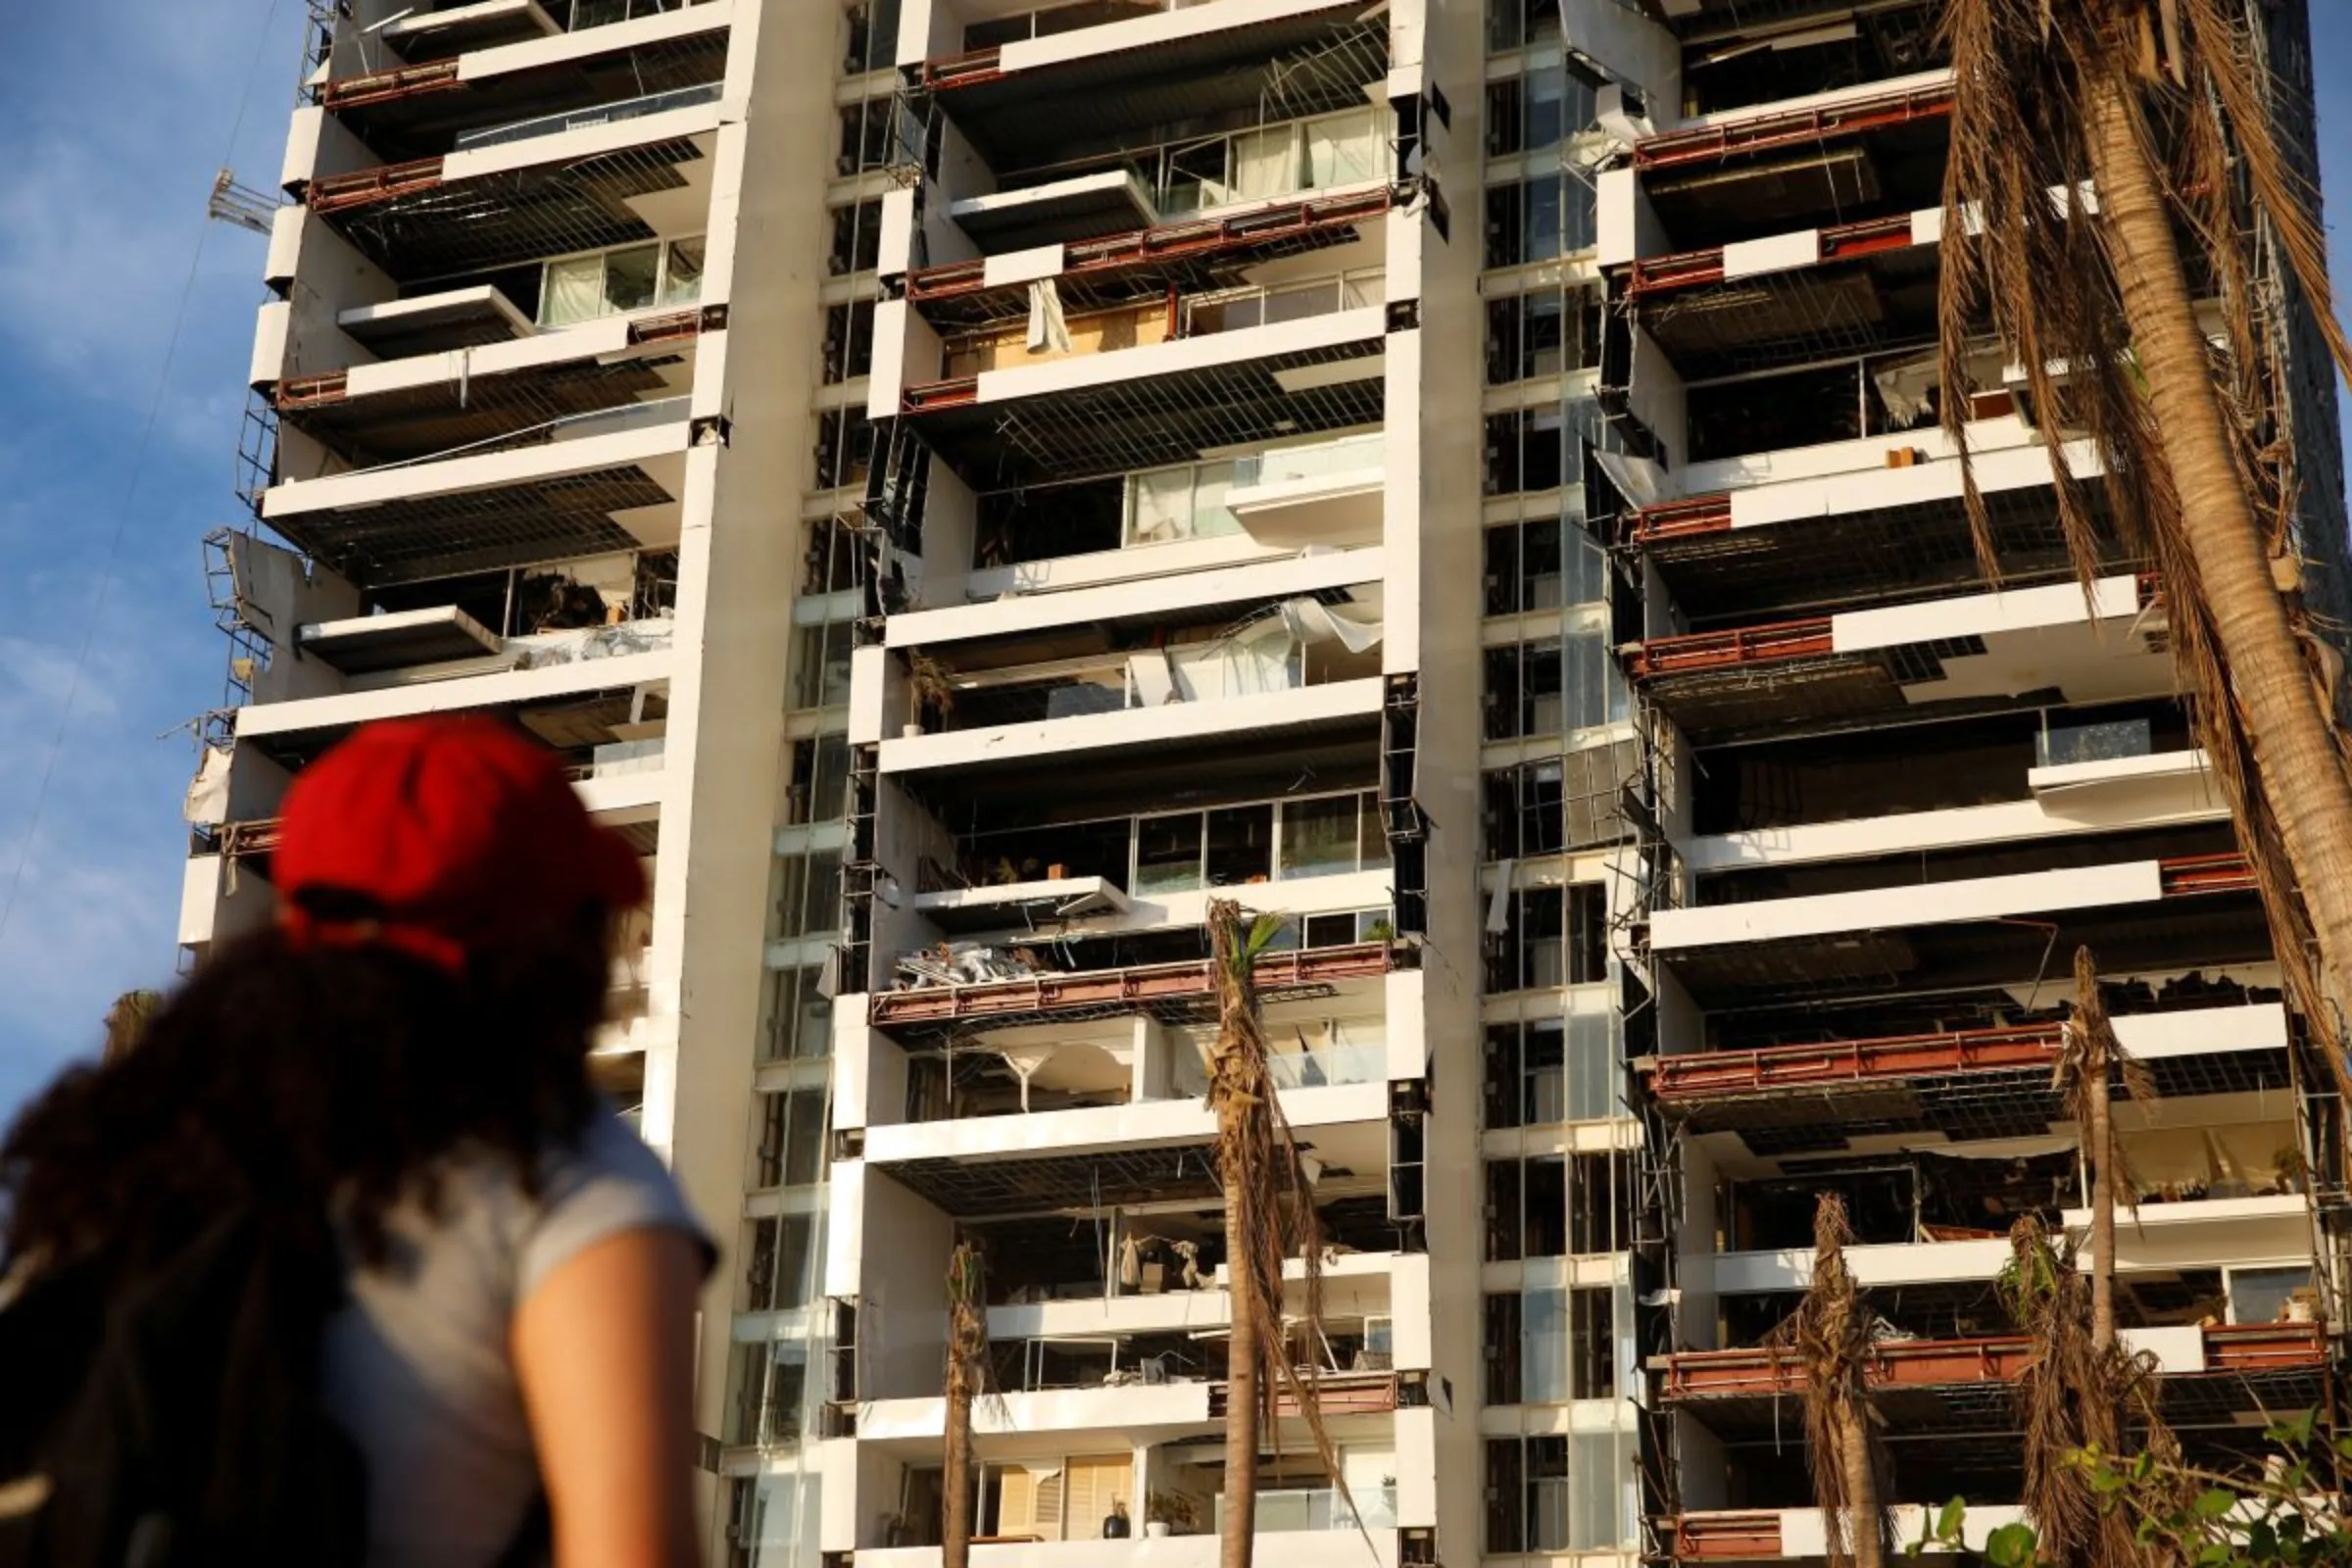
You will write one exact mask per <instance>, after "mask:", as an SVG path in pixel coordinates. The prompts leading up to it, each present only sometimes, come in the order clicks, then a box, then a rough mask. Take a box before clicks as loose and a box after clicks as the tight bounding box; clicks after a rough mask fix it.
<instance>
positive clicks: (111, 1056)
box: [103, 991, 164, 1061]
mask: <svg viewBox="0 0 2352 1568" xmlns="http://www.w3.org/2000/svg"><path fill="white" fill-rule="evenodd" d="M163 1006H164V994H163V993H162V992H160V991H125V992H123V994H122V995H121V996H119V997H117V998H116V999H115V1005H113V1006H111V1007H109V1008H107V1009H106V1046H105V1049H104V1053H103V1059H104V1060H107V1061H120V1060H122V1059H123V1057H124V1056H127V1055H129V1054H131V1052H132V1051H133V1050H134V1049H136V1048H137V1046H138V1043H139V1040H140V1037H141V1036H143V1035H145V1034H146V1033H147V1025H148V1022H149V1021H150V1020H151V1019H153V1018H154V1017H155V1015H156V1014H157V1013H158V1012H160V1011H162V1010H163Z"/></svg>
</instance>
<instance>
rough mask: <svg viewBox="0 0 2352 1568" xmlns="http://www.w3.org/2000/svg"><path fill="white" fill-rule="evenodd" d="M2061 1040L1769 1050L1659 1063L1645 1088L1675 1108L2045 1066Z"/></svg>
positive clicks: (2015, 1034) (2012, 1034) (1994, 1035)
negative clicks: (1887, 1081) (1777, 1093)
mask: <svg viewBox="0 0 2352 1568" xmlns="http://www.w3.org/2000/svg"><path fill="white" fill-rule="evenodd" d="M2064 1033H2065V1030H2064V1026H2062V1025H2060V1024H2055V1023H2047V1024H2020V1025H2017V1026H2016V1027H2014V1028H2008V1029H1955V1030H1947V1031H1944V1032H1942V1033H1940V1034H1928V1035H1895V1036H1890V1037H1887V1038H1886V1039H1882V1040H1840V1041H1836V1042H1832V1043H1830V1044H1826V1045H1818V1046H1774V1047H1771V1048H1769V1049H1767V1050H1763V1051H1701V1052H1692V1053H1691V1054H1688V1055H1680V1056H1660V1057H1658V1058H1657V1059H1656V1060H1655V1061H1654V1062H1653V1063H1652V1065H1651V1066H1650V1067H1649V1068H1648V1077H1649V1087H1650V1093H1652V1094H1654V1095H1656V1096H1657V1097H1658V1099H1659V1100H1661V1101H1663V1102H1665V1103H1668V1104H1674V1103H1679V1102H1690V1101H1698V1100H1707V1099H1712V1098H1716V1097H1729V1096H1735V1095H1753V1094H1760V1093H1763V1092H1765V1091H1768V1090H1775V1089H1812V1088H1819V1087H1821V1086H1822V1085H1825V1084H1851V1083H1862V1082H1866V1081H1868V1080H1872V1079H1897V1078H1930V1077H1941V1076H1944V1075H1946V1074H1950V1073H1959V1072H1990V1071H1995V1070H1998V1069H2001V1068H2006V1067H2045V1066H2048V1065H2049V1064H2050V1062H2051V1061H2052V1060H2053V1059H2055V1058H2056V1056H2057V1054H2058V1047H2059V1044H2060V1041H2061V1039H2062V1037H2063V1035H2064Z"/></svg>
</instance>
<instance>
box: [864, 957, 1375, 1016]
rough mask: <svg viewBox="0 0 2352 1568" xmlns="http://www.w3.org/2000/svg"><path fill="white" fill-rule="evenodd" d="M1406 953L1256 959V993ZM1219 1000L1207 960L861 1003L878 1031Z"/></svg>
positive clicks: (1343, 973)
mask: <svg viewBox="0 0 2352 1568" xmlns="http://www.w3.org/2000/svg"><path fill="white" fill-rule="evenodd" d="M1409 951H1410V950H1408V949H1402V948H1396V947H1392V946H1391V945H1390V944H1388V943H1386V942H1360V943H1356V944H1355V945H1353V946H1351V947H1345V948H1315V949H1310V950H1308V951H1306V952H1303V953H1278V954H1275V955H1273V956H1269V957H1263V958H1260V959H1258V960H1257V987H1258V989H1259V990H1260V991H1269V990H1284V989H1289V988H1292V987H1299V986H1318V985H1330V984H1333V983H1335V982H1338V981H1342V980H1363V979H1370V978H1374V977H1377V976H1380V975H1385V974H1387V973H1388V972H1389V971H1390V970H1391V969H1392V968H1395V967H1397V963H1398V959H1399V956H1401V955H1403V954H1405V953H1407V952H1409ZM1215 995H1216V980H1215V977H1214V975H1213V974H1212V973H1211V971H1210V968H1209V963H1208V960H1207V959H1205V958H1203V959H1199V960H1195V961H1192V962H1186V963H1152V964H1139V965H1137V966H1134V967H1132V968H1126V969H1096V970H1081V971H1079V972H1076V973H1072V974H1041V975H1032V976H1029V977H1028V978H1026V979H1021V980H994V981H990V982H988V983H987V984H984V985H972V986H931V987H926V988H924V989H922V990H920V991H884V992H877V993H876V994H875V995H874V996H873V997H871V998H870V999H868V1001H867V1003H866V1009H865V1017H866V1022H867V1023H869V1024H872V1025H873V1026H874V1027H875V1028H877V1029H882V1028H888V1027H890V1026H892V1025H894V1024H918V1023H957V1022H963V1021H966V1020H971V1021H983V1020H986V1019H989V1018H995V1017H1005V1016H1009V1015H1018V1014H1025V1013H1033V1012H1054V1011H1060V1010H1069V1009H1073V1008H1080V1007H1100V1006H1112V1005H1118V1006H1132V1005H1141V1004H1144V1003H1152V1002H1193V1001H1201V1000H1205V999H1207V998H1209V997H1213V996H1215Z"/></svg>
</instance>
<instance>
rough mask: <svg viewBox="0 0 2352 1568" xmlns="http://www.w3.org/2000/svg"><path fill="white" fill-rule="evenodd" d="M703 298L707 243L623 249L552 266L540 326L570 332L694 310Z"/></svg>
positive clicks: (546, 274)
mask: <svg viewBox="0 0 2352 1568" xmlns="http://www.w3.org/2000/svg"><path fill="white" fill-rule="evenodd" d="M702 292H703V239H702V236H701V235H699V234H698V235H696V236H694V237H693V238H690V239H674V240H670V241H669V242H667V243H666V244H664V243H663V242H662V241H660V240H655V241H652V242H650V243H648V244H643V245H621V246H616V247H614V248H613V249H611V250H602V251H594V252H591V253H589V254H588V255H585V256H564V257H559V258H558V259H556V260H554V261H551V262H549V263H548V264H547V265H546V268H545V270H544V271H543V273H542V275H541V279H540V285H539V324H540V325H541V326H570V325H572V324H573V323H574V322H578V321H593V320H596V319H599V318H601V317H606V316H617V315H620V314H622V313H624V312H628V311H641V310H645V309H648V308H649V307H652V306H680V305H692V304H693V303H694V302H695V301H696V300H697V299H699V298H701V297H702Z"/></svg>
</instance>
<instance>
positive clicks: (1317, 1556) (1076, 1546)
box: [858, 1423, 1397, 1568]
mask: <svg viewBox="0 0 2352 1568" xmlns="http://www.w3.org/2000/svg"><path fill="white" fill-rule="evenodd" d="M859 1432H860V1435H861V1436H862V1434H863V1425H862V1423H860V1427H859ZM1371 1536H1372V1544H1371V1547H1370V1549H1369V1550H1367V1549H1366V1548H1365V1545H1364V1538H1363V1537H1362V1536H1361V1535H1359V1534H1357V1533H1356V1531H1355V1530H1354V1528H1353V1527H1352V1526H1350V1527H1348V1528H1346V1529H1333V1530H1319V1531H1317V1530H1294V1531H1283V1532H1280V1533H1278V1534H1268V1533H1266V1532H1263V1531H1261V1532H1260V1533H1259V1535H1258V1545H1257V1551H1258V1555H1259V1557H1260V1559H1261V1560H1263V1561H1266V1562H1269V1563H1271V1562H1280V1563H1281V1564H1282V1565H1283V1568H1397V1531H1396V1530H1394V1529H1391V1528H1384V1529H1378V1530H1374V1531H1372V1533H1371ZM1218 1561H1219V1558H1218V1540H1217V1537H1216V1536H1215V1535H1214V1534H1202V1535H1191V1536H1162V1537H1158V1538H1156V1539H1155V1538H1152V1537H1147V1536H1143V1535H1140V1534H1139V1535H1138V1536H1136V1537H1134V1538H1132V1539H1130V1540H1127V1541H1022V1542H990V1543H975V1544H974V1545H973V1546H972V1557H971V1563H972V1568H1216V1565H1217V1562H1218ZM939 1565H940V1550H939V1548H938V1547H937V1546H882V1547H876V1546H865V1547H860V1548H859V1549H858V1568H939Z"/></svg>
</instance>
